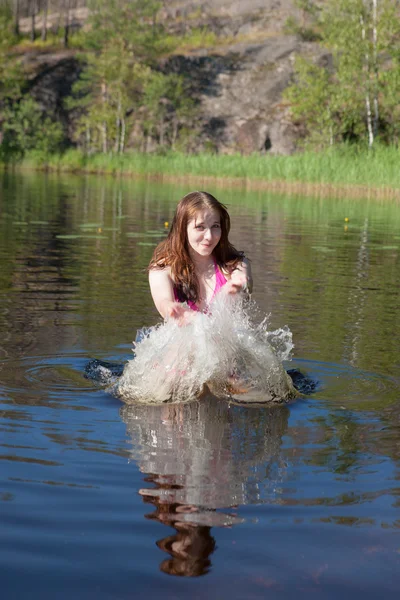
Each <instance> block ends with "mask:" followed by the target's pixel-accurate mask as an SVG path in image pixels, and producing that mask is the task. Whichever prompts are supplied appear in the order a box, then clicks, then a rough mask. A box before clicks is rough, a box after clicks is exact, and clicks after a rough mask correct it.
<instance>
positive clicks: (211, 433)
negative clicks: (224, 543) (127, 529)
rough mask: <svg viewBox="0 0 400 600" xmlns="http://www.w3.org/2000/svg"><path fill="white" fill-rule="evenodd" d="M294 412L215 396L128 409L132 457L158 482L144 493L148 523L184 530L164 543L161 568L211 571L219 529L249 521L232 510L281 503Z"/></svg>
mask: <svg viewBox="0 0 400 600" xmlns="http://www.w3.org/2000/svg"><path fill="white" fill-rule="evenodd" d="M288 415H289V411H288V409H287V408H286V407H284V406H273V407H268V408H264V407H263V408H262V409H261V408H259V409H256V408H242V407H237V406H231V405H229V404H227V403H226V402H225V401H221V400H218V399H216V398H215V397H212V396H209V397H208V398H206V399H204V400H202V401H201V402H193V403H186V404H170V405H162V406H143V405H129V406H124V407H123V408H122V409H121V416H122V419H123V420H124V422H125V423H126V426H127V431H128V433H129V435H130V436H131V438H132V445H133V447H132V454H131V456H132V458H134V459H135V461H136V462H137V464H138V466H139V468H140V470H141V472H142V473H145V474H146V477H145V481H146V482H147V483H150V484H152V485H151V487H150V486H149V487H146V488H142V489H141V490H140V494H141V496H142V498H143V500H144V501H145V502H146V503H150V504H153V505H154V506H155V511H154V512H153V513H151V514H150V515H147V518H150V519H157V520H158V521H159V522H160V523H164V524H166V525H169V526H172V527H174V528H175V530H176V533H175V534H174V535H171V536H168V537H166V538H164V539H162V540H159V541H158V542H157V545H158V547H159V548H161V549H162V550H163V551H165V552H167V553H169V554H170V555H171V558H170V559H167V560H165V561H163V563H162V564H161V567H160V568H161V570H163V571H164V572H167V573H169V574H173V575H182V576H196V575H201V574H204V573H206V572H207V571H208V569H209V566H210V558H209V557H210V555H211V554H212V552H213V551H214V548H215V542H214V538H213V536H212V535H211V527H212V526H218V527H227V526H232V525H236V524H239V523H241V522H243V519H241V518H240V517H239V516H237V515H236V514H235V512H234V511H232V510H229V509H230V508H231V509H232V508H233V507H235V506H237V505H245V504H256V503H265V502H272V501H274V502H276V497H277V496H278V495H279V491H280V490H279V484H280V483H281V482H282V480H283V479H284V478H285V474H286V469H287V465H286V463H285V462H284V460H283V458H282V456H281V454H280V447H281V440H282V435H283V434H284V433H285V431H286V429H287V423H288ZM220 509H224V510H223V511H221V510H220Z"/></svg>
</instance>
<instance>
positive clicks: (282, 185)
mask: <svg viewBox="0 0 400 600" xmlns="http://www.w3.org/2000/svg"><path fill="white" fill-rule="evenodd" d="M0 170H1V171H3V172H4V171H6V170H7V166H4V165H0ZM11 170H12V171H17V172H24V171H28V172H36V173H40V172H41V173H51V174H57V175H64V174H66V175H67V174H74V175H81V176H83V175H101V176H103V177H113V178H115V179H117V178H118V177H122V178H130V179H137V180H147V181H154V182H157V183H162V182H164V181H165V182H166V183H171V184H173V183H193V184H196V185H197V184H199V185H200V184H206V185H207V186H208V185H213V186H215V187H217V188H222V187H225V188H226V187H227V188H229V189H235V188H236V189H237V188H239V189H240V188H241V189H245V190H249V191H258V190H259V191H263V190H265V191H270V192H276V193H279V194H295V195H300V196H312V197H314V198H332V199H335V198H338V197H346V198H351V199H365V200H396V201H400V188H394V187H390V186H371V185H360V184H351V183H328V182H320V183H316V182H312V181H309V182H307V181H285V180H282V179H281V180H279V179H257V178H250V177H228V176H220V177H216V176H215V175H199V174H194V173H184V174H182V175H177V174H171V173H154V172H151V171H149V172H147V173H146V172H140V171H137V172H135V171H129V172H124V171H115V170H114V171H107V170H106V169H93V168H86V169H85V168H65V167H63V168H61V169H55V168H52V167H48V166H30V165H24V164H20V165H13V166H12V167H11Z"/></svg>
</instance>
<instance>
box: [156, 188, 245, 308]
mask: <svg viewBox="0 0 400 600" xmlns="http://www.w3.org/2000/svg"><path fill="white" fill-rule="evenodd" d="M206 209H210V210H215V211H216V212H217V213H218V214H219V216H220V219H221V239H220V240H219V242H218V244H217V245H216V247H215V248H214V250H213V256H214V258H215V260H216V262H217V265H218V266H219V267H220V268H222V269H224V270H225V271H227V272H228V273H231V272H232V271H233V270H234V269H235V267H236V266H237V264H238V262H240V261H241V260H243V257H244V254H243V252H239V251H238V250H236V248H235V247H234V246H232V244H231V243H230V242H229V239H228V234H229V230H230V228H231V220H230V217H229V214H228V211H227V209H226V206H225V205H224V204H222V203H221V202H219V201H218V200H217V199H216V198H214V196H212V195H211V194H208V193H207V192H190V194H186V196H184V197H183V198H182V200H181V201H180V202H179V204H178V206H177V207H176V211H175V215H174V218H173V220H172V225H171V229H170V230H169V233H168V237H167V239H166V240H164V241H163V242H161V243H160V244H158V246H157V247H156V249H155V250H154V253H153V257H152V259H151V261H150V264H149V267H148V268H149V270H151V269H165V267H170V268H171V276H172V279H173V281H174V283H175V286H176V289H177V293H178V297H179V298H180V299H182V300H191V301H192V302H196V301H197V300H198V299H199V282H198V279H197V275H196V272H195V267H194V263H193V260H192V259H191V257H190V253H189V244H188V239H187V226H188V223H189V221H191V220H192V219H194V218H195V217H196V215H197V214H198V213H199V212H200V211H203V210H206Z"/></svg>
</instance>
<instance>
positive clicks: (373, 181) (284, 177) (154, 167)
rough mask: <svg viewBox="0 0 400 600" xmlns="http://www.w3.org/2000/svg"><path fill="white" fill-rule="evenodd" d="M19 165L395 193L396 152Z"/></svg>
mask: <svg viewBox="0 0 400 600" xmlns="http://www.w3.org/2000/svg"><path fill="white" fill-rule="evenodd" d="M20 164H21V166H22V167H27V168H39V169H49V170H52V171H58V172H63V171H64V172H68V171H69V172H71V171H72V172H80V171H82V172H89V173H108V174H113V175H117V174H121V175H132V176H133V175H170V176H178V177H182V176H185V175H195V176H206V177H210V176H211V177H216V178H229V179H232V178H233V179H236V178H241V179H243V178H244V179H247V180H256V181H257V180H258V181H269V182H282V183H283V182H285V183H311V184H333V185H355V186H356V185H361V186H367V187H382V188H400V149H398V148H396V147H383V146H381V147H379V146H377V147H376V148H375V149H374V150H373V151H367V150H365V151H361V150H360V149H357V148H354V147H351V146H342V147H337V148H335V149H332V150H329V151H326V152H321V153H314V152H303V153H298V154H294V155H292V156H271V155H260V154H253V155H250V156H242V155H240V154H233V155H218V154H207V153H203V154H197V155H187V154H184V153H180V152H168V153H167V154H164V155H160V154H140V153H135V152H127V153H126V154H124V155H105V154H96V155H92V156H85V155H84V154H82V153H81V152H79V151H77V150H69V151H67V152H65V153H64V154H62V155H54V156H50V157H44V156H43V155H37V154H30V155H28V156H26V157H25V159H24V160H23V161H22V162H21V163H20Z"/></svg>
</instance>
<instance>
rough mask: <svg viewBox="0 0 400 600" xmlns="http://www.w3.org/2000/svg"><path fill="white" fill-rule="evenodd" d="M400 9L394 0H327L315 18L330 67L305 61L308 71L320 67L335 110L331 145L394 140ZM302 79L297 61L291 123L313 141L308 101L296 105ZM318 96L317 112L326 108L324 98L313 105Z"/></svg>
mask: <svg viewBox="0 0 400 600" xmlns="http://www.w3.org/2000/svg"><path fill="white" fill-rule="evenodd" d="M399 10H400V8H399V2H398V1H397V0H328V2H327V3H326V5H325V7H323V9H321V11H320V12H319V13H318V15H317V18H316V22H315V25H316V27H318V30H319V32H320V34H321V37H322V42H321V43H322V45H323V46H325V48H327V49H329V50H330V51H331V53H332V63H333V64H332V66H325V67H323V66H321V65H317V64H315V63H313V61H312V60H310V59H308V63H309V65H310V67H309V68H310V69H311V68H314V69H317V70H318V69H324V70H325V72H326V78H327V82H329V85H330V86H331V92H330V93H331V100H330V102H329V104H330V105H332V106H334V110H333V111H331V118H332V129H333V131H334V132H335V133H334V140H335V141H336V142H340V141H346V140H350V141H358V140H360V141H361V140H363V139H364V140H365V141H366V143H367V145H368V147H369V148H372V147H373V145H374V144H375V142H376V140H377V139H381V140H383V141H386V142H388V141H389V142H390V141H394V140H395V139H397V136H398V131H399V128H400V123H399V122H398V121H397V122H396V123H395V122H394V120H393V117H392V116H391V111H393V110H394V111H395V112H396V106H395V103H394V97H395V96H396V94H398V97H400V85H399V78H400V77H399V56H400V21H399ZM305 60H306V62H307V59H305ZM321 77H322V75H321ZM306 79H307V74H306V69H305V68H304V65H303V68H302V69H299V68H298V63H297V65H296V70H295V82H294V84H293V85H292V86H290V87H289V90H288V91H287V93H286V98H287V99H288V100H289V103H290V105H291V110H292V115H293V117H294V119H296V120H297V121H298V122H299V123H300V124H302V125H303V127H304V128H305V130H306V138H307V139H308V140H310V141H311V142H312V141H313V139H315V138H316V136H315V133H316V120H317V119H316V118H315V119H314V121H315V123H314V124H313V123H312V120H311V121H310V119H309V116H310V113H309V112H308V111H307V109H306V106H305V104H307V103H304V102H302V101H301V99H302V97H304V98H305V97H306V96H307V93H308V92H306V89H305V85H304V84H305V82H306ZM311 85H312V84H311ZM318 98H319V97H317V98H315V100H314V103H313V110H315V111H316V113H318V112H319V111H320V110H324V107H326V99H325V100H324V101H322V99H321V104H318V101H319V100H318ZM307 115H308V116H307ZM388 120H389V121H390V124H391V126H390V136H392V137H391V139H390V137H389V128H388ZM326 140H327V137H326ZM327 144H328V142H327V141H326V143H325V145H327Z"/></svg>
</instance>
